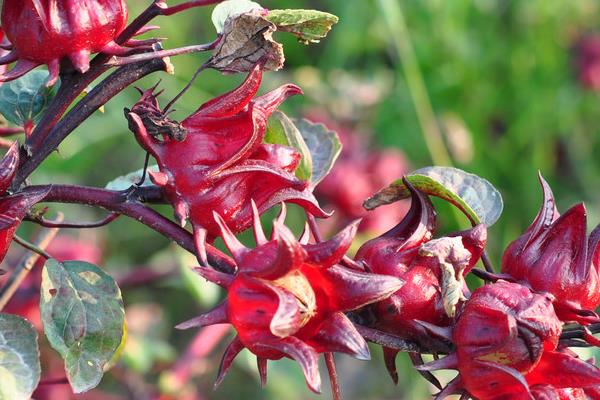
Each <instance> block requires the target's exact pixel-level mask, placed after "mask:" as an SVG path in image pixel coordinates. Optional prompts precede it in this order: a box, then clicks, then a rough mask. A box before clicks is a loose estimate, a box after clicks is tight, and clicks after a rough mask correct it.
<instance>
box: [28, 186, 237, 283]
mask: <svg viewBox="0 0 600 400" xmlns="http://www.w3.org/2000/svg"><path fill="white" fill-rule="evenodd" d="M36 189H39V186H37V187H36V186H30V187H28V188H26V189H24V190H23V192H24V193H26V192H28V191H30V190H32V191H33V190H36ZM44 202H50V203H75V204H85V205H89V206H95V207H101V208H104V209H106V210H108V211H111V212H116V213H119V214H123V215H126V216H128V217H130V218H133V219H135V220H137V221H139V222H141V223H142V224H144V225H146V226H148V227H150V228H151V229H153V230H155V231H156V232H158V233H160V234H162V235H164V236H166V237H168V238H169V239H171V240H173V241H174V242H176V243H177V244H179V245H180V246H181V247H183V248H184V249H186V250H188V251H189V252H191V253H195V246H194V239H193V237H192V234H191V233H190V232H188V231H187V230H185V229H183V228H181V227H180V226H179V225H177V224H176V223H174V222H173V221H171V220H169V219H168V218H165V217H164V216H163V215H161V214H159V213H158V212H156V211H155V210H153V209H151V208H149V207H147V206H145V205H144V204H143V203H141V202H140V197H139V196H136V192H134V191H129V190H125V191H114V190H107V189H99V188H92V187H86V186H75V185H51V186H50V191H49V192H48V195H47V196H46V198H45V199H44ZM206 250H207V253H208V258H209V261H210V262H211V265H213V266H214V267H215V268H216V269H219V270H220V271H223V272H227V273H231V272H233V270H234V265H235V264H234V262H233V260H232V259H231V258H230V257H229V256H227V255H225V254H224V253H222V252H221V251H219V250H217V249H216V248H215V247H213V246H211V245H208V244H207V245H206Z"/></svg>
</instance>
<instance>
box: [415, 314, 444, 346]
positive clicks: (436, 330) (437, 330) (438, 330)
mask: <svg viewBox="0 0 600 400" xmlns="http://www.w3.org/2000/svg"><path fill="white" fill-rule="evenodd" d="M414 322H415V324H417V325H420V326H422V327H423V328H425V330H427V332H428V333H429V334H430V335H433V336H435V337H436V338H439V339H442V340H446V341H448V342H452V328H451V327H449V326H437V325H434V324H430V323H429V322H426V321H420V320H418V319H415V320H414Z"/></svg>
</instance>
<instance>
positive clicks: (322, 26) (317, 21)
mask: <svg viewBox="0 0 600 400" xmlns="http://www.w3.org/2000/svg"><path fill="white" fill-rule="evenodd" d="M266 18H267V19H268V20H269V21H271V22H272V23H274V24H275V25H277V30H279V31H283V32H289V33H291V34H293V35H296V36H298V40H300V41H303V42H305V43H307V44H308V43H318V42H319V41H320V40H321V39H323V38H324V37H325V36H327V33H328V32H329V31H330V30H331V27H332V26H333V25H334V24H337V22H338V21H339V18H338V17H336V16H335V15H333V14H329V13H326V12H323V11H317V10H270V11H269V15H267V17H266Z"/></svg>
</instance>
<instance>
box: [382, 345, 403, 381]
mask: <svg viewBox="0 0 600 400" xmlns="http://www.w3.org/2000/svg"><path fill="white" fill-rule="evenodd" d="M399 352H400V351H399V350H396V349H392V348H389V347H383V362H384V363H385V369H387V372H388V374H390V377H391V378H392V381H393V382H394V385H397V384H398V369H397V368H396V357H397V356H398V353H399Z"/></svg>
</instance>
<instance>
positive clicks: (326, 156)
mask: <svg viewBox="0 0 600 400" xmlns="http://www.w3.org/2000/svg"><path fill="white" fill-rule="evenodd" d="M292 122H293V123H294V125H296V128H298V130H299V131H300V134H301V135H302V138H303V139H304V142H305V143H306V146H307V147H308V150H309V151H310V156H311V160H312V175H311V186H312V187H313V188H314V187H315V186H317V185H318V184H319V182H321V181H322V180H323V178H325V177H326V176H327V174H328V173H329V171H331V168H333V165H334V164H335V161H336V160H337V158H338V156H339V155H340V152H341V151H342V143H341V142H340V139H339V137H338V135H337V133H335V132H333V131H330V130H329V129H327V127H326V126H325V125H323V124H315V123H313V122H310V121H309V120H307V119H293V120H292Z"/></svg>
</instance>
